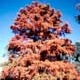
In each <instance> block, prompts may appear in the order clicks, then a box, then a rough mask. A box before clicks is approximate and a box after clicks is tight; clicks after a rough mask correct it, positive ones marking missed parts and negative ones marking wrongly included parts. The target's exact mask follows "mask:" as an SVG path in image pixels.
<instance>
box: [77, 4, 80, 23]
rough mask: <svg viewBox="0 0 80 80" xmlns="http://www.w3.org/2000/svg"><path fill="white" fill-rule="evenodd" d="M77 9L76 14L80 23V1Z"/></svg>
mask: <svg viewBox="0 0 80 80" xmlns="http://www.w3.org/2000/svg"><path fill="white" fill-rule="evenodd" d="M76 9H77V11H78V14H77V16H76V21H77V22H78V23H79V24H80V3H78V4H77V5H76Z"/></svg>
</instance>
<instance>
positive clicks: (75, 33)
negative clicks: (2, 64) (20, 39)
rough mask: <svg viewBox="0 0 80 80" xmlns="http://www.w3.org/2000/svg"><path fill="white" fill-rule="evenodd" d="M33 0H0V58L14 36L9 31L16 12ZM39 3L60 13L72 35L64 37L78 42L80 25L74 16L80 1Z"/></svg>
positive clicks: (63, 0) (68, 0) (40, 0)
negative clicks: (46, 4) (49, 6)
mask: <svg viewBox="0 0 80 80" xmlns="http://www.w3.org/2000/svg"><path fill="white" fill-rule="evenodd" d="M32 1H33V0H0V57H1V56H2V55H3V54H4V53H6V47H7V44H8V42H9V40H10V38H11V37H12V36H13V35H14V34H13V33H12V32H11V30H10V25H11V24H13V22H14V19H15V18H16V16H17V12H18V11H19V10H20V8H23V7H24V6H25V5H29V4H30V3H31V2H32ZM38 1H39V2H41V3H48V4H50V5H51V7H52V8H55V9H57V10H60V11H61V12H62V20H63V21H64V22H68V23H69V25H70V27H71V29H72V34H70V35H67V36H66V37H68V38H70V39H71V40H72V41H73V43H75V42H77V41H80V25H79V24H77V22H76V21H75V15H77V14H78V12H77V11H76V9H75V5H76V4H77V3H78V2H79V3H80V0H38Z"/></svg>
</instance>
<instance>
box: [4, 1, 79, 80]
mask: <svg viewBox="0 0 80 80" xmlns="http://www.w3.org/2000/svg"><path fill="white" fill-rule="evenodd" d="M60 17H61V13H60V12H59V11H56V10H54V9H52V8H51V7H50V6H49V5H46V4H40V3H37V2H35V3H32V5H30V6H26V7H25V8H24V9H21V10H20V12H19V14H18V17H17V18H16V19H15V23H14V24H13V25H12V26H11V29H12V31H13V32H14V33H15V37H13V38H12V39H11V41H10V42H9V45H8V51H9V52H10V55H9V61H10V63H9V65H8V66H6V67H4V69H3V72H2V79H3V80H31V79H32V78H33V77H34V76H35V75H36V74H38V73H39V74H41V73H47V74H51V75H53V76H55V77H59V76H61V77H62V78H63V80H69V79H70V77H72V79H71V80H80V73H79V72H77V70H76V69H75V66H74V65H73V64H70V63H69V62H67V61H59V60H60V59H59V56H60V55H61V54H62V55H72V54H74V51H75V46H74V45H73V44H72V42H71V40H69V39H67V38H62V36H65V34H68V33H71V30H70V28H69V26H68V24H67V23H65V24H64V25H62V21H61V20H60Z"/></svg>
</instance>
